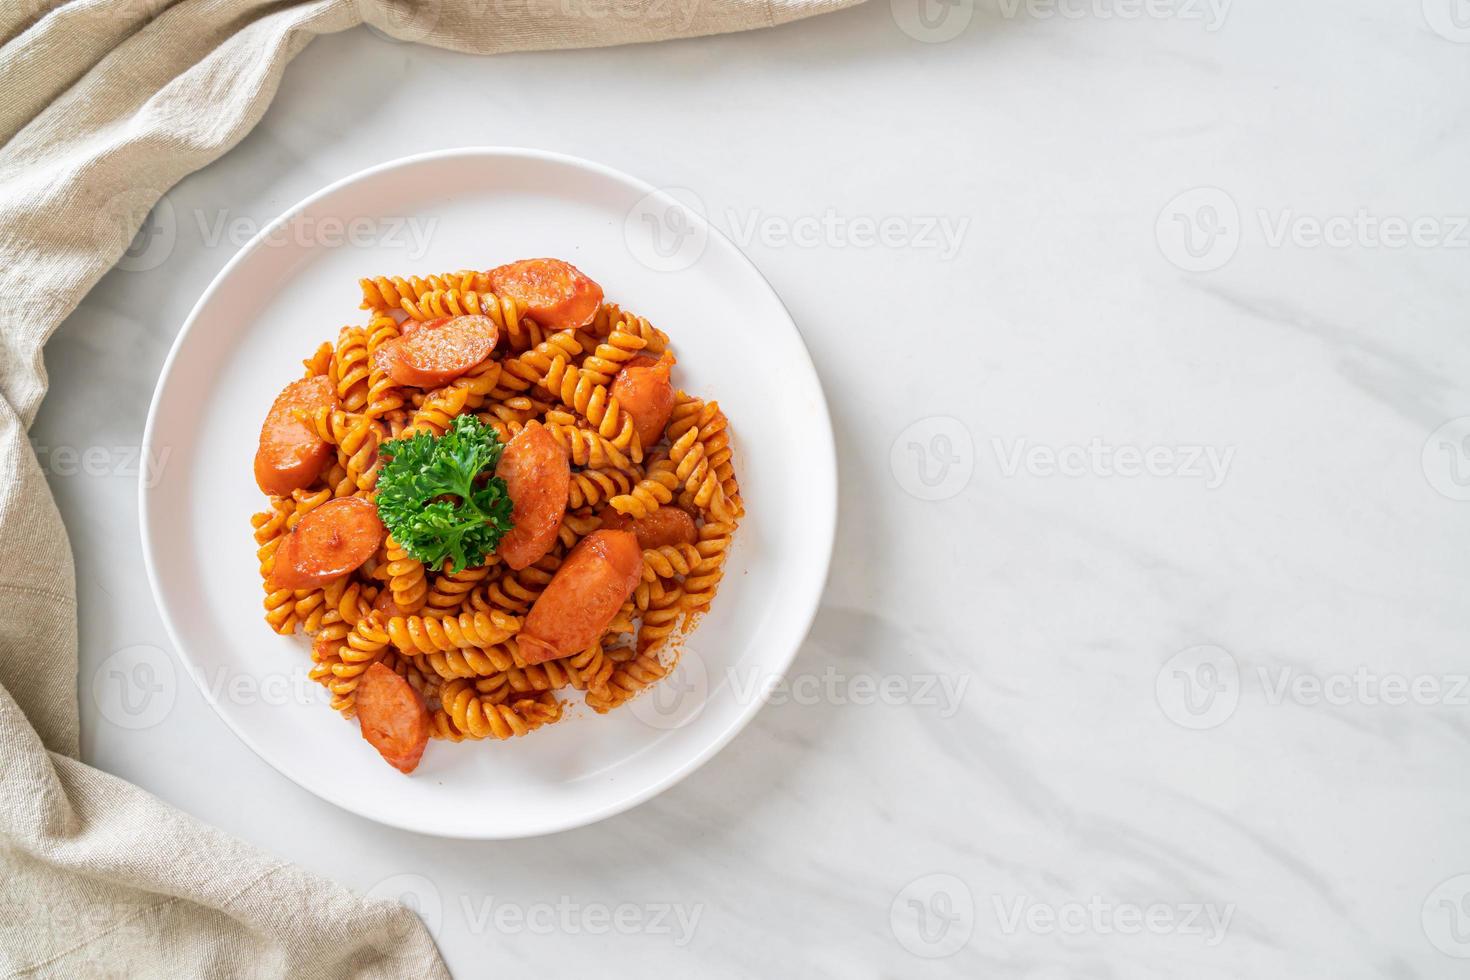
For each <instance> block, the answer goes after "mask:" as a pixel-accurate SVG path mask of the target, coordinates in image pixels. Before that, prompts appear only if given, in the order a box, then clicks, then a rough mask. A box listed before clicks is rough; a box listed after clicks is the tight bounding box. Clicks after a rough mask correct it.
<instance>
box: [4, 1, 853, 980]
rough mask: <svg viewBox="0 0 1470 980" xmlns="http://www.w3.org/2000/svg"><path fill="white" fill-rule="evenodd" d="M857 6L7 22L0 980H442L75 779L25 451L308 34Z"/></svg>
mask: <svg viewBox="0 0 1470 980" xmlns="http://www.w3.org/2000/svg"><path fill="white" fill-rule="evenodd" d="M856 2H858V0H426V2H422V3H413V2H409V0H397V2H388V0H315V2H309V3H293V2H288V0H177V2H168V0H68V2H61V3H58V2H56V0H8V2H6V3H4V4H0V542H3V543H4V546H5V561H4V562H3V563H0V600H3V601H0V972H4V973H5V974H6V975H13V976H57V977H92V976H108V977H123V976H126V977H135V976H158V977H207V976H222V975H229V976H256V975H258V976H280V975H286V974H289V975H294V976H305V977H343V976H362V977H420V976H423V977H444V976H447V971H446V970H445V969H444V965H443V963H442V962H441V961H440V960H439V957H438V954H437V952H436V950H435V948H434V944H433V941H432V940H431V939H430V937H429V935H428V933H427V932H426V931H425V930H424V928H423V926H422V925H421V924H420V923H419V921H418V920H417V919H416V918H415V917H414V916H413V914H412V913H410V912H409V911H408V910H407V909H405V908H403V907H401V906H398V905H392V904H388V903H383V902H368V901H363V900H361V899H359V898H357V897H355V896H354V895H352V894H351V893H350V892H348V891H347V890H345V889H343V888H341V887H339V886H337V885H334V884H332V883H331V882H329V881H326V880H324V879H321V878H318V877H315V876H313V875H310V874H307V873H305V872H303V871H301V870H299V869H297V868H294V867H292V866H291V865H289V864H286V863H284V862H281V861H278V860H273V859H272V858H271V857H270V856H268V855H266V854H264V853H262V852H260V851H257V850H255V849H254V848H252V847H249V846H247V845H245V844H243V843H241V842H239V841H236V840H234V839H232V838H230V837H229V836H227V835H225V834H223V833H221V832H219V831H217V830H214V829H212V828H210V827H207V826H204V825H203V824H200V823H199V822H197V821H195V820H193V819H192V818H190V817H188V816H185V815H184V814H182V813H179V812H177V811H175V810H172V809H170V808H169V807H168V806H166V805H164V804H163V803H161V802H160V801H158V800H156V799H154V798H153V797H151V796H149V795H148V794H147V793H145V792H143V791H142V790H140V789H138V788H137V787H134V786H131V785H129V784H127V783H125V782H123V781H121V780H119V779H116V778H114V777H112V776H109V775H107V774H106V773H103V772H99V771H98V770H95V769H92V768H90V767H88V766H86V765H84V764H82V763H81V762H80V761H79V760H78V758H77V756H78V745H77V743H78V721H77V685H76V681H77V648H76V647H77V637H76V589H75V583H74V576H73V569H72V560H71V551H70V547H69V546H68V543H67V539H66V531H65V529H64V528H63V527H62V524H61V519H60V516H59V515H58V513H57V510H56V506H55V503H54V502H53V500H52V499H51V494H50V491H49V490H48V488H47V485H46V480H45V478H44V476H43V474H42V472H41V469H40V466H39V465H38V463H37V460H36V456H35V453H34V452H33V451H32V449H31V446H30V444H29V442H28V441H27V438H26V431H27V429H28V428H29V426H30V424H31V422H32V421H33V420H34V418H35V415H36V410H37V408H38V407H39V405H40V402H41V398H42V396H43V395H44V394H45V391H46V373H45V368H44V366H43V364H42V360H41V348H42V346H43V345H44V343H45V342H46V339H47V338H48V337H49V336H50V335H51V332H52V331H53V330H54V329H55V328H56V326H57V325H58V324H59V323H60V322H61V321H62V319H63V318H65V317H66V315H67V314H68V313H70V312H71V310H72V309H73V308H74V307H75V306H76V304H77V302H78V300H80V299H81V297H82V296H83V295H84V294H85V293H86V292H87V290H88V289H90V288H91V287H92V286H93V285H94V284H95V283H96V282H97V280H98V279H99V278H101V276H102V275H103V273H104V272H106V271H107V269H108V268H109V267H110V266H111V265H112V264H113V263H114V262H116V261H117V260H118V258H119V257H120V256H121V255H122V253H123V251H124V250H125V249H126V248H127V245H128V241H129V239H130V238H131V236H132V234H133V232H134V231H135V230H136V229H137V227H138V226H139V224H141V222H142V219H143V217H144V216H145V215H146V213H147V211H148V209H149V208H150V207H152V206H153V204H154V202H156V201H157V200H158V198H159V197H160V196H161V195H162V194H163V192H164V191H166V190H167V189H168V188H169V187H171V186H172V185H173V184H174V183H175V182H176V181H178V180H179V178H180V177H182V176H184V175H185V174H187V173H190V172H191V171H194V170H197V169H198V168H200V167H203V166H205V165H206V164H208V163H209V162H210V161H212V160H214V159H216V158H217V157H219V156H220V155H221V154H223V153H224V152H225V151H226V150H228V149H229V148H230V147H231V146H233V145H234V144H235V143H236V142H238V141H239V140H240V139H241V137H243V136H244V135H245V134H246V133H247V132H248V131H249V130H250V128H251V127H252V126H254V125H255V122H256V120H258V119H259V118H260V116H261V114H262V113H263V112H264V111H265V107H266V105H267V103H268V102H269V101H270V99H271V97H272V96H273V95H274V93H275V90H276V86H277V84H278V82H279V81H280V77H281V72H282V71H283V70H284V68H285V66H286V63H287V62H288V61H290V60H291V58H292V56H294V55H295V54H296V53H297V52H298V51H300V50H301V49H302V48H304V47H305V46H306V45H307V43H309V42H310V41H311V39H312V38H313V37H315V36H316V35H318V34H324V33H330V32H333V31H341V30H346V29H347V28H350V27H353V26H355V25H357V24H360V23H362V22H364V21H366V22H367V23H368V24H369V25H370V26H372V27H374V28H375V29H377V30H380V31H382V32H384V33H386V34H389V35H391V36H393V37H395V38H399V39H402V40H409V41H419V42H423V43H426V44H432V45H436V46H440V47H446V48H454V49H456V50H460V51H467V52H474V53H483V54H490V53H495V52H501V51H511V50H529V49H543V48H569V47H587V46H593V45H610V44H623V43H629V42H635V41H655V40H661V39H665V38H674V37H689V36H695V35H701V34H714V33H721V32H725V31H736V30H745V29H748V28H755V27H767V26H773V25H776V24H780V23H785V22H787V21H791V20H795V19H797V18H801V17H806V16H809V15H812V14H818V13H823V12H825V11H828V10H834V9H837V8H840V7H845V6H849V5H851V4H853V3H856ZM140 437H141V435H140Z"/></svg>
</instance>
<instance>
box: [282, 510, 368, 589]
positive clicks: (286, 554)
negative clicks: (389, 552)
mask: <svg viewBox="0 0 1470 980" xmlns="http://www.w3.org/2000/svg"><path fill="white" fill-rule="evenodd" d="M386 533H387V532H386V529H385V528H384V527H383V522H382V521H381V520H379V519H378V508H377V507H375V506H373V504H372V502H371V501H369V500H364V499H363V498H362V497H339V498H338V499H336V500H329V501H327V502H326V503H324V504H322V505H321V506H320V507H318V508H316V509H315V510H313V511H311V512H310V513H308V514H307V515H306V516H305V517H303V518H301V523H299V524H297V525H296V528H295V530H293V531H292V532H291V533H290V534H288V535H286V537H285V539H284V540H283V541H282V542H281V544H280V547H278V548H277V549H276V555H275V564H274V566H273V567H272V568H271V575H270V586H271V588H272V589H314V588H316V587H317V586H319V585H325V584H326V583H328V582H330V581H331V580H332V579H334V578H337V577H338V576H340V575H346V574H347V573H348V572H350V571H352V570H354V569H356V568H357V567H358V566H360V565H361V564H362V563H363V562H365V561H367V560H368V559H369V558H371V557H372V556H373V553H374V552H376V551H377V550H378V545H380V544H382V543H383V536H384V534H386Z"/></svg>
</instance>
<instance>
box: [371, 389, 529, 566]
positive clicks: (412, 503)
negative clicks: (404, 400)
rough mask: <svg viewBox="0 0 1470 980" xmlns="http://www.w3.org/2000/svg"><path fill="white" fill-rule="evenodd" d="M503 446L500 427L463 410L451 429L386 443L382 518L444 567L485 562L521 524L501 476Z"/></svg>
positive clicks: (417, 553) (408, 547)
mask: <svg viewBox="0 0 1470 980" xmlns="http://www.w3.org/2000/svg"><path fill="white" fill-rule="evenodd" d="M502 448H503V447H502V446H501V444H500V436H498V435H497V434H496V432H495V430H494V429H493V428H491V427H490V426H488V425H486V424H485V423H484V422H481V421H480V420H479V419H478V418H476V417H475V416H473V415H460V416H457V417H456V418H455V420H454V424H453V425H451V426H450V427H449V430H448V431H447V432H445V433H444V435H442V436H439V437H438V438H435V437H434V436H432V435H430V434H429V433H427V432H419V433H416V434H414V435H413V436H412V437H410V438H408V439H390V440H389V441H387V442H384V443H383V444H382V445H381V446H379V447H378V451H379V452H380V453H382V454H383V456H384V458H385V459H386V462H385V463H384V464H383V468H382V470H380V471H379V473H378V494H377V502H378V516H379V517H380V518H382V520H383V523H384V524H385V525H387V527H388V530H389V532H391V533H392V535H393V540H395V541H397V542H398V544H399V545H400V546H402V548H403V550H404V551H406V552H408V553H409V554H410V555H411V556H413V557H414V558H417V559H418V560H419V561H421V562H423V563H424V565H425V566H427V567H429V568H432V569H434V570H435V571H438V570H439V569H440V568H442V567H443V565H444V562H445V561H446V560H447V561H450V562H452V563H453V565H454V568H456V569H465V568H474V567H477V566H479V565H483V564H484V563H485V559H486V557H487V556H489V555H490V554H491V552H493V551H494V550H495V546H496V545H497V544H499V543H500V539H501V537H502V536H503V535H504V534H505V533H506V532H507V531H509V530H510V529H511V527H512V526H513V525H512V523H511V519H510V510H511V503H510V495H509V494H508V493H507V491H506V486H505V481H504V480H502V479H500V477H498V476H493V475H491V476H489V477H488V478H487V477H485V474H493V473H494V471H495V464H496V463H497V462H498V461H499V460H500V451H501V449H502Z"/></svg>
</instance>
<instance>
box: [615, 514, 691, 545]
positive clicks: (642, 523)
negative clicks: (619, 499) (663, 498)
mask: <svg viewBox="0 0 1470 980" xmlns="http://www.w3.org/2000/svg"><path fill="white" fill-rule="evenodd" d="M598 516H600V517H601V518H602V526H603V527H606V528H613V529H615V530H621V531H632V532H633V533H634V534H636V535H637V536H638V547H640V548H643V549H644V550H647V549H649V548H664V547H667V546H669V545H675V544H693V543H694V542H696V541H698V540H699V531H697V530H696V529H695V527H694V518H692V517H690V516H689V512H688V511H686V510H684V509H682V508H679V507H673V506H666V507H660V508H659V509H658V510H656V511H654V512H653V513H652V514H649V515H648V516H647V517H643V518H639V519H638V520H636V521H635V520H634V519H633V518H631V517H629V516H628V515H627V514H619V513H618V512H617V511H615V510H613V509H612V508H611V507H604V508H603V509H602V511H601V513H600V514H599V515H598Z"/></svg>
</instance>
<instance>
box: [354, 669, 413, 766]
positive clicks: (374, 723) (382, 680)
mask: <svg viewBox="0 0 1470 980" xmlns="http://www.w3.org/2000/svg"><path fill="white" fill-rule="evenodd" d="M357 721H358V724H359V725H361V726H362V737H363V738H365V739H367V740H368V743H369V744H370V745H372V747H373V748H375V749H377V750H378V752H379V753H381V754H382V756H383V758H384V759H386V760H387V762H388V765H390V766H392V767H393V768H394V769H397V770H398V771H399V772H405V773H406V772H413V771H414V769H416V768H417V767H418V764H419V760H420V759H421V758H423V755H424V746H426V745H428V744H429V708H428V705H426V704H424V699H423V698H422V697H420V696H419V692H417V691H415V690H414V689H413V686H412V685H411V684H409V683H408V681H406V680H404V679H403V678H402V677H399V676H398V675H397V674H395V673H393V671H392V670H390V669H389V668H388V667H386V666H384V665H383V664H381V663H376V664H373V665H372V666H371V667H369V668H368V669H367V670H366V671H365V672H364V673H363V675H362V680H360V681H358V683H357Z"/></svg>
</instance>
